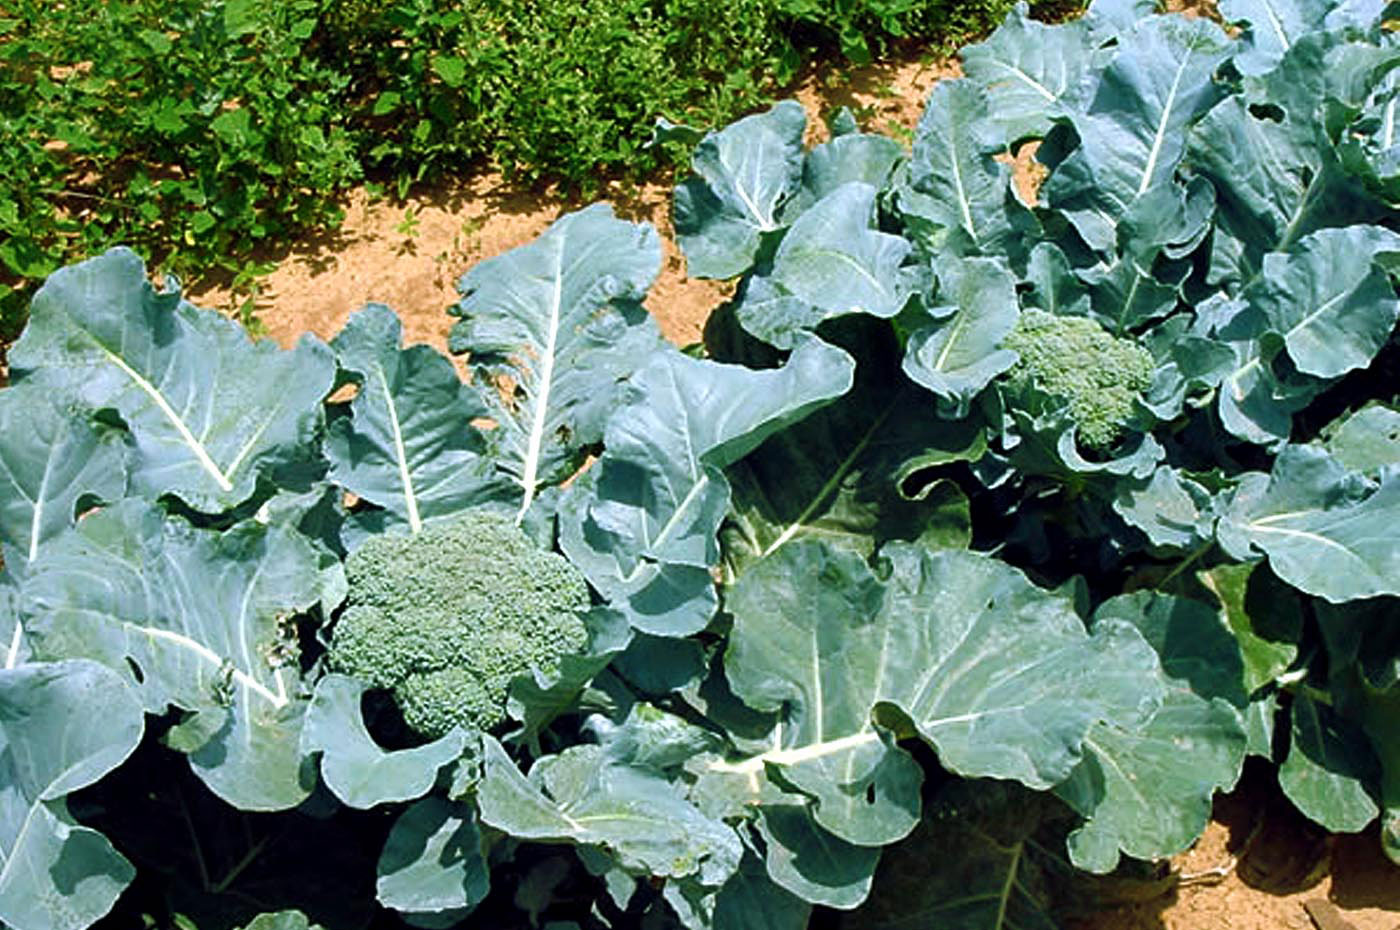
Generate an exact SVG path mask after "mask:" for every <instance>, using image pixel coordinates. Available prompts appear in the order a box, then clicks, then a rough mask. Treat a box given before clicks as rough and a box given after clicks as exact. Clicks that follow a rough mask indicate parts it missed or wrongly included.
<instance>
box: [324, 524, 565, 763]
mask: <svg viewBox="0 0 1400 930" xmlns="http://www.w3.org/2000/svg"><path fill="white" fill-rule="evenodd" d="M345 574H346V578H347V580H348V581H349V584H350V590H349V595H348V597H347V607H346V609H345V611H344V612H343V613H342V614H341V616H340V619H339V620H338V621H337V623H336V626H335V631H334V634H333V635H332V639H331V647H330V664H331V667H332V668H334V669H335V670H336V671H340V672H344V673H345V674H348V675H352V676H354V677H356V678H359V679H360V680H362V681H364V682H366V683H367V684H369V685H371V686H373V687H376V688H384V689H389V690H392V691H393V692H394V698H395V701H396V702H397V703H398V705H399V708H400V709H401V710H402V711H403V714H404V720H405V721H406V722H407V723H408V725H409V726H410V727H412V728H413V729H414V730H415V731H417V732H418V733H420V734H422V735H423V736H427V737H430V738H436V737H438V736H441V735H443V734H445V733H446V732H447V731H449V730H451V729H452V728H453V727H454V726H457V725H462V726H466V727H474V728H478V729H483V730H485V729H490V728H491V727H493V726H495V725H496V724H498V723H500V722H501V721H502V720H504V719H505V708H506V692H507V689H508V687H509V685H510V681H511V679H512V678H514V677H515V676H517V675H520V674H523V673H526V672H529V671H530V670H531V669H532V668H539V669H541V670H542V671H546V672H548V671H552V670H553V669H555V668H557V666H558V662H559V659H560V658H561V657H563V656H565V655H568V654H570V653H575V652H578V651H580V650H581V649H582V648H583V647H584V646H585V645H586V643H587V640H588V632H587V629H586V628H585V626H584V624H583V621H582V619H580V617H579V612H580V611H583V610H586V609H587V608H588V605H589V597H588V586H587V584H586V583H585V582H584V579H583V576H582V575H581V574H580V573H579V572H578V570H577V569H575V568H574V567H573V566H572V565H570V564H569V563H568V561H566V560H565V559H564V558H563V557H562V556H559V555H557V554H555V553H553V552H546V551H544V550H541V549H540V548H538V547H537V546H535V544H534V543H532V542H531V541H530V539H529V538H528V537H527V536H526V535H525V534H524V532H522V531H521V530H520V529H519V528H517V527H516V526H515V525H514V524H513V523H511V522H510V520H509V519H507V518H505V517H501V516H497V515H495V514H490V513H482V512H473V513H468V514H466V515H465V516H462V517H459V518H457V519H454V520H450V521H445V522H441V523H432V524H429V525H428V526H426V527H424V528H423V530H422V531H421V532H419V533H416V534H414V535H411V536H404V535H382V536H374V537H371V538H370V539H368V540H366V541H365V542H364V543H363V544H362V545H361V546H360V547H359V548H358V549H356V550H355V551H354V552H352V553H350V556H349V558H347V559H346V560H345Z"/></svg>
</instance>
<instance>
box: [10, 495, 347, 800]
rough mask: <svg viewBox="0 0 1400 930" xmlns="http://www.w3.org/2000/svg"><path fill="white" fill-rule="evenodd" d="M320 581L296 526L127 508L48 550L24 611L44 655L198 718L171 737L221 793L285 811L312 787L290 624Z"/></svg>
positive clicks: (83, 526)
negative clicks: (100, 668) (104, 675)
mask: <svg viewBox="0 0 1400 930" xmlns="http://www.w3.org/2000/svg"><path fill="white" fill-rule="evenodd" d="M94 582H97V583H94ZM324 583H325V582H324V581H323V578H322V575H321V565H320V560H319V558H318V556H317V553H316V551H315V550H314V549H313V548H312V546H311V544H310V543H309V542H308V541H307V540H306V539H305V538H304V537H301V536H299V535H297V534H296V533H294V532H293V531H291V530H289V529H286V528H284V527H264V526H261V525H259V524H257V523H254V522H249V523H243V524H240V525H238V526H236V527H234V528H233V529H231V530H229V531H227V532H225V533H216V532H210V531H202V530H196V529H193V528H192V527H190V526H188V525H186V524H184V523H183V522H182V521H179V520H175V519H170V518H168V517H166V516H165V515H164V514H163V513H162V512H161V511H160V510H159V509H157V508H155V507H154V506H152V505H151V504H148V503H146V502H144V501H141V500H137V499H128V500H125V501H122V502H121V503H119V504H117V505H115V506H113V507H111V508H109V509H107V510H104V511H101V512H100V513H95V514H92V515H90V516H88V517H87V518H86V519H84V520H83V521H82V522H81V523H80V524H79V525H78V526H77V527H76V528H75V529H73V530H70V531H69V532H67V533H66V534H64V535H63V536H60V537H58V538H57V539H54V540H53V541H52V542H51V543H49V544H48V545H46V546H45V548H44V551H43V553H42V554H41V556H40V558H39V559H38V560H36V562H35V563H34V564H33V565H32V566H31V570H30V572H29V574H28V575H27V577H26V578H25V580H24V583H23V586H22V588H21V595H22V601H21V610H22V611H23V612H24V613H25V614H26V615H27V623H26V626H27V628H28V630H29V633H30V640H31V642H32V644H33V648H34V652H35V654H36V655H38V656H40V657H42V658H53V659H62V658H77V657H82V658H89V659H95V660H97V661H99V662H102V663H103V664H104V665H106V666H108V667H109V668H112V669H114V670H115V671H117V672H119V673H120V674H121V675H122V676H123V677H124V678H125V679H126V680H127V682H128V684H129V686H130V687H131V688H132V689H133V690H134V691H135V692H136V693H137V694H138V695H139V696H140V699H141V702H142V705H143V706H144V707H145V709H146V710H147V711H149V712H152V713H164V712H165V711H166V710H167V708H168V707H169V706H172V705H173V706H174V707H178V708H181V709H183V710H186V711H189V712H191V716H190V717H189V718H188V719H186V720H185V721H184V722H183V723H182V724H181V726H180V727H179V728H178V729H177V730H176V731H175V732H174V733H172V734H171V736H170V737H168V741H170V742H172V743H174V744H175V745H177V746H178V747H179V748H181V749H182V751H185V752H187V753H189V754H190V764H191V766H192V767H193V768H194V770H195V772H196V773H197V774H198V775H199V776H200V778H202V779H203V780H204V781H205V782H206V784H208V785H209V787H210V788H211V789H212V790H213V791H214V792H215V793H216V794H218V795H219V796H220V797H223V798H224V799H225V800H227V801H229V803H231V804H233V805H235V806H237V807H240V808H243V809H247V810H281V809H284V808H289V807H294V806H295V805H297V804H299V803H300V802H301V801H302V800H303V799H304V798H305V797H306V795H307V794H308V793H309V792H310V790H311V784H310V782H309V781H308V778H307V776H308V774H309V773H308V771H307V770H306V768H305V766H304V765H303V758H302V755H301V749H300V734H301V724H302V717H303V715H304V713H305V710H306V701H305V698H304V697H303V696H301V695H299V694H298V686H299V673H298V671H297V670H296V668H295V662H294V659H295V657H296V654H297V644H296V640H295V638H294V635H295V627H294V626H293V625H291V624H289V623H288V621H289V620H290V619H291V618H292V617H293V616H295V615H296V614H297V613H299V612H301V611H304V610H306V609H308V608H310V607H311V606H312V605H313V604H315V603H317V602H318V601H319V600H320V599H321V596H322V587H323V584H324Z"/></svg>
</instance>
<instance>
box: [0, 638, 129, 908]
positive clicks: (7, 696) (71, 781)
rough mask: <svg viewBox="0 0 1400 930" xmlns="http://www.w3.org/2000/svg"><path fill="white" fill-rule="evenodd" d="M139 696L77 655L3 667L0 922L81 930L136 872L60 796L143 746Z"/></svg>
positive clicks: (0, 688)
mask: <svg viewBox="0 0 1400 930" xmlns="http://www.w3.org/2000/svg"><path fill="white" fill-rule="evenodd" d="M144 730H145V719H144V717H143V715H142V711H141V704H140V702H139V701H138V700H137V699H136V696H135V695H133V694H132V693H131V691H129V690H128V689H127V687H126V685H125V684H123V683H122V680H121V678H120V677H119V676H118V675H117V674H116V673H115V672H112V671H111V670H109V669H107V668H105V667H103V666H101V665H99V664H97V663H96V662H89V661H85V660H82V659H73V660H69V661H66V662H53V663H37V664H26V665H21V666H19V667H17V668H6V669H4V670H0V922H3V923H4V924H5V925H6V926H7V927H12V928H14V930H84V928H86V927H88V926H89V925H90V924H92V923H94V922H96V921H97V920H98V919H99V918H100V917H102V916H103V915H104V914H106V913H107V912H108V911H109V910H110V909H111V907H112V905H113V904H115V903H116V900H117V896H118V895H120V894H121V892H122V889H123V888H125V887H126V886H127V884H128V883H130V881H131V880H132V878H133V877H134V876H135V874H136V870H135V869H134V868H132V866H131V863H129V862H127V860H126V859H125V858H124V857H123V856H122V855H121V854H120V853H118V852H117V851H116V850H115V849H113V848H112V845H111V843H109V842H108V841H107V839H106V837H104V836H102V834H100V833H98V832H97V831H96V830H93V829H91V828H89V827H84V826H82V825H80V824H78V823H77V822H76V821H75V820H74V819H73V817H72V816H71V815H70V814H69V813H68V808H67V805H66V803H65V801H64V798H65V797H66V796H67V795H69V794H71V793H73V792H74V791H77V790H78V789H79V788H84V787H86V786H88V785H91V784H94V783H96V782H97V781H99V780H100V779H101V778H102V777H103V776H104V775H106V774H107V773H108V772H110V771H112V770H113V769H115V768H116V767H117V766H118V765H120V764H121V763H122V761H123V760H125V759H126V758H127V756H129V755H131V753H132V752H133V751H134V750H135V749H136V747H137V745H138V744H139V743H140V742H141V735H142V733H143V732H144Z"/></svg>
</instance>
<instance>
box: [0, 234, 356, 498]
mask: <svg viewBox="0 0 1400 930" xmlns="http://www.w3.org/2000/svg"><path fill="white" fill-rule="evenodd" d="M10 364H11V365H12V366H14V368H15V369H16V370H17V371H21V372H23V371H28V370H32V369H37V368H46V369H48V370H49V371H50V372H53V373H54V376H55V377H57V376H58V373H59V372H62V373H63V376H65V378H66V384H64V385H63V389H64V392H65V393H66V394H67V395H68V396H69V397H71V398H73V399H74V400H76V401H78V402H80V403H82V404H84V405H86V406H89V407H93V408H100V407H113V408H115V409H116V410H117V411H118V412H119V413H120V414H121V417H122V419H123V420H124V421H125V423H126V425H127V428H128V429H129V430H130V431H131V438H132V445H133V448H132V453H131V457H130V464H131V483H132V487H133V489H134V490H137V491H139V492H141V493H144V494H148V495H150V496H151V497H155V496H158V495H163V494H174V495H176V496H178V497H181V498H183V499H184V500H185V501H187V502H188V503H189V504H191V505H192V506H194V507H195V508H197V509H200V510H205V511H209V512H212V513H218V512H222V511H224V510H227V509H229V508H231V507H233V506H235V505H237V504H239V503H241V502H243V501H244V500H246V499H247V498H248V497H249V496H250V495H251V494H252V493H253V490H254V487H255V486H256V484H257V481H258V477H259V475H261V474H264V473H266V472H267V471H268V470H269V469H271V468H273V467H275V466H277V465H281V464H285V463H287V462H290V461H295V460H297V459H300V458H303V457H304V456H305V449H306V446H307V445H308V444H309V443H311V441H312V440H313V438H314V437H315V434H316V431H317V430H318V429H319V427H320V424H321V419H322V415H321V406H320V405H321V401H322V400H323V399H324V398H325V397H326V395H327V394H328V393H329V392H330V389H331V384H332V381H333V379H334V377H335V363H334V361H333V359H332V357H331V352H330V349H329V348H327V347H326V345H325V344H324V343H322V342H320V341H318V340H317V339H315V338H314V337H310V336H307V337H303V339H302V341H301V342H300V343H298V345H297V348H296V349H294V350H292V351H282V350H281V349H278V348H277V347H276V346H275V345H274V344H273V343H271V342H257V343H254V342H252V341H251V340H249V338H248V335H247V333H245V332H244V330H243V328H242V327H241V326H239V325H238V324H237V323H236V322H234V321H232V320H230V319H228V318H227V317H224V316H221V315H220V314H217V313H214V312H212V311H206V310H200V309H198V308H196V307H194V306H192V305H190V304H188V303H185V302H183V301H181V300H180V298H179V295H178V293H175V292H161V293H157V292H156V291H155V290H154V289H153V288H152V287H151V285H150V283H149V281H147V279H146V269H145V265H144V264H143V263H142V262H141V260H140V259H139V258H137V257H136V254H135V253H134V252H131V251H130V250H128V249H113V250H112V251H110V252H108V253H106V254H105V255H102V256H100V257H98V258H94V259H91V260H89V261H86V262H82V263H80V264H77V265H72V266H70V267H68V268H65V269H63V270H62V271H59V272H56V273H55V274H54V275H53V276H52V277H51V278H49V280H48V281H47V282H45V284H44V286H43V288H41V289H40V291H39V293H37V294H35V295H34V303H33V305H32V307H31V309H30V317H29V325H28V326H27V327H26V328H25V331H24V334H23V335H22V336H21V337H20V339H19V341H18V342H17V343H16V344H15V346H14V348H13V349H11V351H10ZM51 383H52V382H51Z"/></svg>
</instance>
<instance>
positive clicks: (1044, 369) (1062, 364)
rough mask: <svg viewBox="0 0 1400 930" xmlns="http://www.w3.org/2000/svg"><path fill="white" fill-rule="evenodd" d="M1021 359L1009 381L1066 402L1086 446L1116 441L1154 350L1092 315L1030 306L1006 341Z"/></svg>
mask: <svg viewBox="0 0 1400 930" xmlns="http://www.w3.org/2000/svg"><path fill="white" fill-rule="evenodd" d="M1002 345H1003V347H1005V348H1008V349H1011V350H1013V351H1015V352H1016V354H1017V355H1019V356H1020V360H1019V361H1018V362H1017V363H1016V365H1015V366H1014V367H1013V368H1012V369H1011V371H1010V372H1009V374H1008V378H1009V380H1010V382H1011V383H1012V384H1013V385H1015V384H1017V383H1018V382H1019V383H1020V384H1021V385H1022V386H1024V385H1032V386H1034V387H1035V388H1037V389H1038V390H1040V391H1042V392H1044V393H1046V394H1049V395H1051V396H1052V397H1054V398H1056V399H1057V400H1058V401H1060V402H1062V403H1063V404H1064V405H1065V409H1066V410H1067V411H1068V413H1069V418H1070V420H1071V421H1072V422H1073V423H1074V426H1075V433H1076V435H1077V436H1078V438H1079V441H1080V442H1081V443H1083V445H1084V446H1085V447H1086V448H1089V449H1094V450H1105V449H1107V448H1109V447H1110V446H1112V445H1113V444H1114V443H1115V442H1117V440H1118V438H1119V437H1120V436H1121V435H1122V434H1123V432H1124V430H1125V429H1126V428H1127V426H1128V424H1129V422H1130V421H1131V420H1132V417H1133V414H1134V412H1135V409H1136V401H1137V400H1138V399H1139V398H1140V397H1141V396H1142V392H1143V391H1145V390H1147V388H1148V387H1150V386H1151V384H1152V375H1153V371H1154V370H1155V368H1156V364H1155V362H1154V361H1153V358H1152V354H1151V353H1150V352H1148V351H1147V350H1146V349H1145V348H1143V347H1142V346H1140V345H1138V344H1137V343H1136V342H1134V341H1133V340H1131V339H1120V338H1117V337H1115V336H1113V335H1112V334H1111V333H1109V332H1108V331H1107V330H1105V329H1104V328H1103V327H1102V326H1100V325H1099V324H1098V323H1097V322H1095V321H1094V320H1091V319H1089V318H1088V317H1082V316H1056V315H1055V314H1053V313H1047V312H1045V311H1044V310H1026V311H1023V312H1022V313H1021V316H1020V319H1018V320H1017V322H1016V328H1015V329H1014V330H1012V331H1011V334H1010V335H1009V336H1007V337H1006V339H1005V340H1004V341H1003V342H1002Z"/></svg>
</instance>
